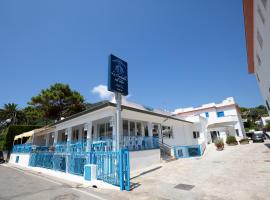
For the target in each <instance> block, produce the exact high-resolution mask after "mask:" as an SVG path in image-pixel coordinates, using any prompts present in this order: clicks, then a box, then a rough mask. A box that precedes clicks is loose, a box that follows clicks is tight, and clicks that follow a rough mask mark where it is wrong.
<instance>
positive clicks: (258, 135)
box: [252, 131, 264, 142]
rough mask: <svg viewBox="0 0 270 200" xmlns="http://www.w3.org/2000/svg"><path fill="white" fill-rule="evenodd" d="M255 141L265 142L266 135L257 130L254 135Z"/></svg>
mask: <svg viewBox="0 0 270 200" xmlns="http://www.w3.org/2000/svg"><path fill="white" fill-rule="evenodd" d="M252 140H253V142H264V135H263V132H262V131H255V132H254V134H253V135H252Z"/></svg>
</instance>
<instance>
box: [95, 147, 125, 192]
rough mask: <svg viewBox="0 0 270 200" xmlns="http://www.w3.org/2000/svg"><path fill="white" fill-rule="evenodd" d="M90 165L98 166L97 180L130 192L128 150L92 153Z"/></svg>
mask: <svg viewBox="0 0 270 200" xmlns="http://www.w3.org/2000/svg"><path fill="white" fill-rule="evenodd" d="M90 164H95V165H97V179H98V180H102V181H104V182H107V183H109V184H112V185H115V186H119V187H120V189H121V190H128V191H129V190H130V165H129V152H128V150H127V149H121V150H120V151H119V152H118V151H96V152H90Z"/></svg>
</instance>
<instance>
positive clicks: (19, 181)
mask: <svg viewBox="0 0 270 200" xmlns="http://www.w3.org/2000/svg"><path fill="white" fill-rule="evenodd" d="M21 199H23V200H77V199H80V200H84V199H85V200H86V199H87V200H107V199H110V198H108V197H104V195H103V196H100V195H98V194H97V193H94V192H91V190H89V189H88V188H80V185H75V184H74V183H73V184H72V183H67V182H65V183H64V182H61V181H59V180H55V179H52V178H51V177H44V176H41V175H39V174H35V173H31V172H29V171H23V170H20V169H17V168H13V167H8V166H3V165H0V200H21Z"/></svg>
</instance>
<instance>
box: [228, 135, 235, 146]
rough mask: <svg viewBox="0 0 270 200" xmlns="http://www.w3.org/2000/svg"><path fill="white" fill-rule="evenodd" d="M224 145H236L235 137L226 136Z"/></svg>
mask: <svg viewBox="0 0 270 200" xmlns="http://www.w3.org/2000/svg"><path fill="white" fill-rule="evenodd" d="M226 144H228V145H229V146H234V145H238V142H237V140H236V138H235V136H232V135H229V136H227V139H226Z"/></svg>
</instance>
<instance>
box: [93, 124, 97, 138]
mask: <svg viewBox="0 0 270 200" xmlns="http://www.w3.org/2000/svg"><path fill="white" fill-rule="evenodd" d="M97 136H98V128H97V124H96V125H94V138H93V139H96V138H97Z"/></svg>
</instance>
